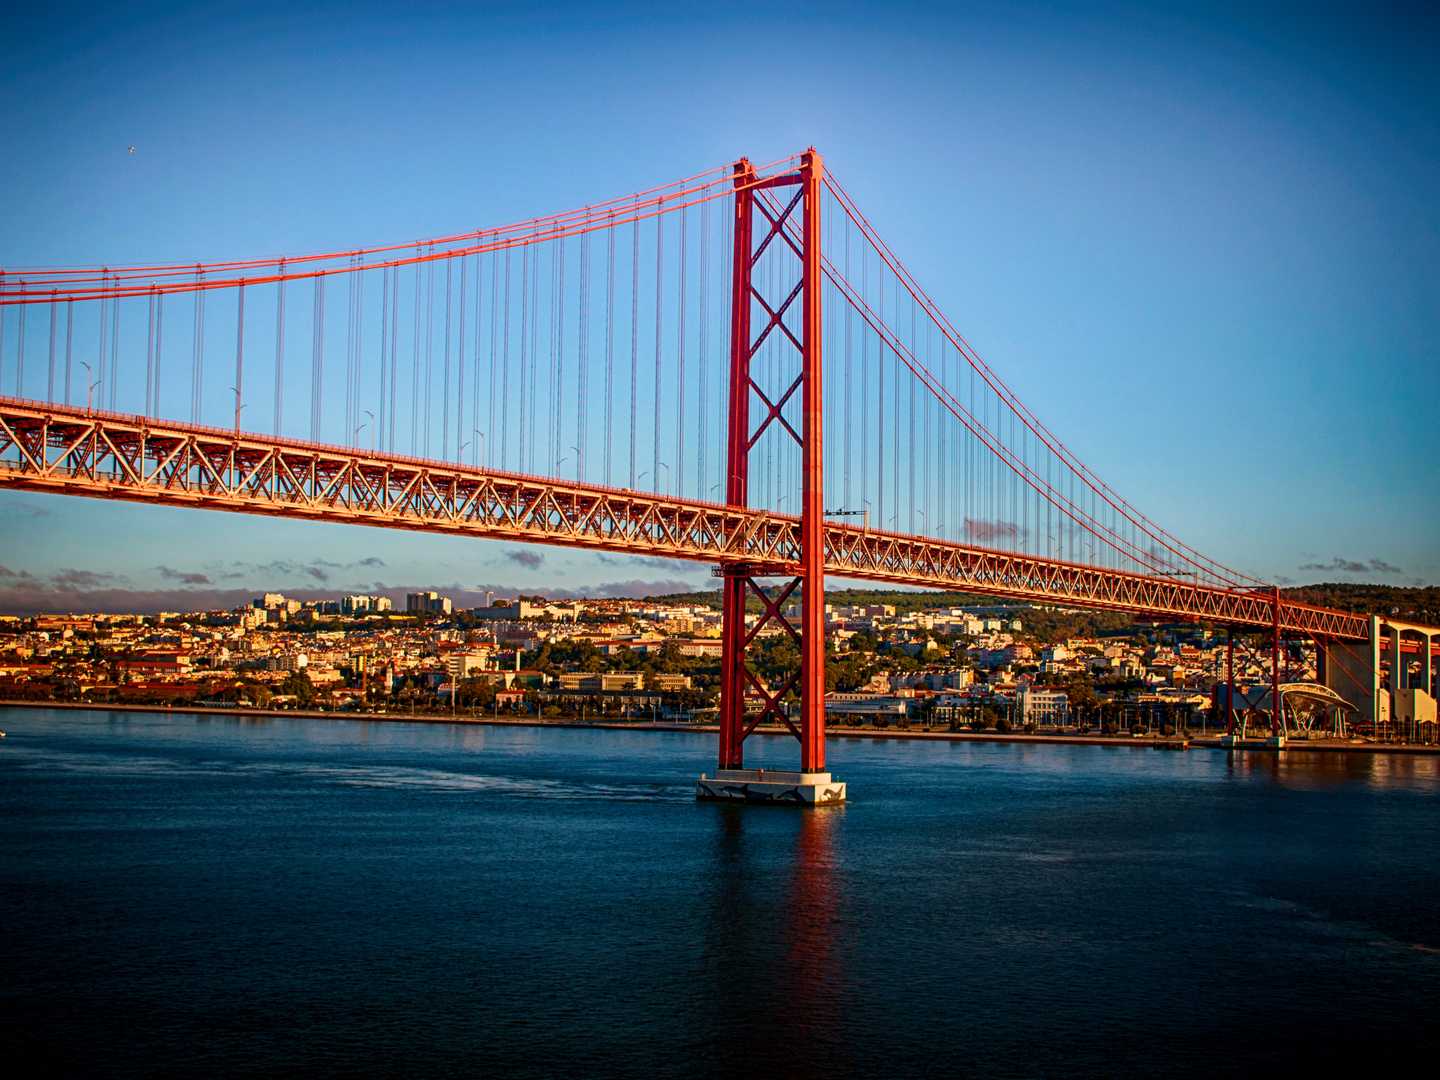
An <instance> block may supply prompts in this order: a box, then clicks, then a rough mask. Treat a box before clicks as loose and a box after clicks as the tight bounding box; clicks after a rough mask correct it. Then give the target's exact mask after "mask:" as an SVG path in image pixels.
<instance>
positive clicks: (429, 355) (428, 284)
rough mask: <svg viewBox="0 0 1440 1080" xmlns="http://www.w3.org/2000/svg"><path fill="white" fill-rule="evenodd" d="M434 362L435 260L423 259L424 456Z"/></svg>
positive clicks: (427, 443)
mask: <svg viewBox="0 0 1440 1080" xmlns="http://www.w3.org/2000/svg"><path fill="white" fill-rule="evenodd" d="M434 253H435V245H434V244H431V245H430V254H431V255H433V254H434ZM434 362H435V260H434V259H426V260H425V375H424V389H423V391H422V392H423V393H424V395H425V420H424V428H423V430H422V432H421V435H420V439H421V443H422V445H423V446H424V448H425V456H426V457H427V458H428V457H429V456H430V391H431V388H432V386H431V384H432V382H433V375H432V373H431V372H432V368H433V367H434Z"/></svg>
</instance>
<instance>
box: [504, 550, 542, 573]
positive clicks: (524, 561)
mask: <svg viewBox="0 0 1440 1080" xmlns="http://www.w3.org/2000/svg"><path fill="white" fill-rule="evenodd" d="M505 557H506V558H507V559H509V560H510V561H511V562H517V563H519V564H520V565H521V566H523V567H526V568H527V569H530V570H538V569H540V564H541V563H543V562H544V561H545V556H544V555H540V554H538V553H536V552H534V551H512V552H510V553H509V554H508V555H506V556H505Z"/></svg>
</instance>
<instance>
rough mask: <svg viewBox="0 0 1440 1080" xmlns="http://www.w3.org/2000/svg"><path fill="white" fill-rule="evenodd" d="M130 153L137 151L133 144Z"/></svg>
mask: <svg viewBox="0 0 1440 1080" xmlns="http://www.w3.org/2000/svg"><path fill="white" fill-rule="evenodd" d="M130 153H132V154H133V153H135V147H133V146H132V147H130Z"/></svg>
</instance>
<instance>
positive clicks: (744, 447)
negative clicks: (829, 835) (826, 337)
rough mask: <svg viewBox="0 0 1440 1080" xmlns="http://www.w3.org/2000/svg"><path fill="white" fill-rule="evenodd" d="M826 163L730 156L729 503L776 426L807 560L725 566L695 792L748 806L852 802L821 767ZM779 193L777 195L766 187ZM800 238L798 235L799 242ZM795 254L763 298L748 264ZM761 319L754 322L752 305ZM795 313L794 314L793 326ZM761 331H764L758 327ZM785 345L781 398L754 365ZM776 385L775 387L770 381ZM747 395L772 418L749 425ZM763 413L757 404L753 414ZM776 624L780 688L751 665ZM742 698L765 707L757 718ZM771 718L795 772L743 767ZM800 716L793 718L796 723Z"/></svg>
mask: <svg viewBox="0 0 1440 1080" xmlns="http://www.w3.org/2000/svg"><path fill="white" fill-rule="evenodd" d="M823 178H824V163H823V161H822V159H821V157H820V155H819V154H818V153H816V152H815V148H814V147H811V148H810V149H809V150H807V151H806V152H805V153H804V154H802V155H801V156H800V167H799V168H798V169H797V170H795V171H793V172H787V173H784V174H781V175H778V176H773V177H769V178H766V179H764V180H761V179H758V178H757V176H756V173H755V170H754V168H753V167H752V165H751V164H750V162H749V160H748V159H741V160H740V161H738V162H736V163H735V171H734V184H735V229H734V236H735V250H734V269H733V275H734V276H733V282H732V293H731V313H730V383H729V416H728V421H727V430H728V451H727V459H726V461H727V464H726V486H725V501H726V504H727V505H729V506H736V507H748V506H749V481H750V449H751V447H753V446H754V445H755V443H756V441H757V440H758V439H759V438H760V435H761V434H762V433H763V432H764V431H765V430H766V429H767V428H769V427H770V425H771V424H778V425H779V427H780V429H781V430H782V431H783V432H784V433H785V434H786V435H787V436H788V437H790V438H793V439H795V441H796V442H797V443H798V444H799V446H800V451H801V468H800V486H801V490H800V493H799V494H800V560H799V561H800V566H799V575H798V576H795V575H794V568H793V567H787V568H785V569H783V570H781V569H780V568H776V567H767V566H764V565H758V564H751V563H728V564H725V565H724V566H723V567H721V568H720V571H719V572H720V573H721V574H723V576H724V581H725V586H724V600H723V607H722V614H723V624H722V635H723V637H722V654H721V660H720V680H721V681H720V760H719V768H718V769H717V770H716V773H715V775H714V776H713V777H702V778H701V780H700V783H699V788H698V790H697V795H698V796H699V797H700V798H702V799H742V800H747V801H752V802H756V801H758V802H775V801H780V802H794V803H800V804H805V805H813V804H816V803H838V802H844V801H845V785H844V784H841V783H836V782H834V781H832V779H831V776H830V774H829V773H828V772H826V771H825V541H824V535H825V534H824V506H825V450H824V424H823V417H824V410H823V403H822V401H821V392H822V379H821V372H822V357H821V325H822V324H821V317H820V316H821V312H820V297H821V274H822V269H821V264H820V252H821V248H820V194H821V182H822V180H823ZM767 189H773V190H775V191H777V193H781V197H780V198H778V199H774V200H771V199H765V198H761V197H760V193H761V192H762V191H765V190H767ZM797 234H798V242H797ZM772 246H774V247H775V248H776V249H779V250H784V249H788V250H790V251H791V252H792V253H793V254H794V255H795V257H796V258H798V259H799V261H800V282H799V285H798V287H797V288H796V289H795V290H794V291H792V292H791V293H789V294H788V295H785V296H779V295H777V296H766V295H763V294H762V291H761V289H760V288H759V286H758V285H757V283H756V282H755V280H754V279H753V276H752V272H753V270H754V268H755V265H756V263H757V261H758V260H759V258H760V256H761V255H762V254H763V253H764V252H765V251H766V250H767V249H769V248H771V247H772ZM796 303H798V304H799V305H800V313H801V314H800V334H799V337H798V338H797V337H796V335H795V333H794V332H793V331H792V330H791V329H790V326H788V325H787V324H786V319H785V316H786V313H787V312H788V311H789V310H790V309H791V307H792V306H793V305H794V304H796ZM757 312H758V313H760V314H761V319H762V320H763V322H764V325H763V326H762V327H757V326H756V325H755V323H756V322H759V321H761V320H752V316H754V315H755V314H756V313H757ZM793 321H794V320H793V319H792V320H791V322H792V323H793ZM757 329H758V332H757ZM772 335H773V336H775V337H777V338H779V339H782V340H783V341H787V342H788V343H789V344H790V345H792V346H793V347H794V348H796V349H797V350H798V351H799V353H800V374H799V375H798V376H797V377H796V379H795V380H794V382H793V383H792V384H791V385H790V386H789V387H787V388H785V389H784V391H783V392H782V393H777V394H775V396H774V400H771V398H770V397H769V396H767V395H766V393H765V391H764V390H763V389H762V388H761V387H760V386H759V385H758V384H757V383H756V382H755V380H754V379H753V378H752V375H751V370H750V363H751V360H752V358H753V357H754V356H755V354H756V352H757V351H758V350H759V348H760V346H761V345H762V344H764V343H765V341H766V340H767V339H768V338H770V337H771V336H772ZM772 392H773V389H772ZM797 393H798V394H799V395H800V411H801V424H800V431H799V432H798V433H797V432H796V431H795V428H794V427H793V426H792V425H791V424H790V423H789V422H788V421H787V420H786V419H785V418H784V417H783V416H782V415H781V414H782V410H783V409H784V408H785V406H786V405H787V404H788V403H789V402H790V400H791V399H792V398H793V397H794V396H795V395H796V394H797ZM752 400H758V402H759V403H760V404H761V405H762V406H763V407H764V410H765V415H764V416H763V417H762V418H759V423H758V424H757V425H756V426H755V428H754V430H753V431H752V430H751V424H752V418H751V403H752ZM757 411H758V410H757ZM780 575H783V576H785V577H789V578H790V581H789V583H788V584H787V585H786V586H785V587H784V588H783V589H782V590H781V591H780V594H779V595H778V596H777V597H774V598H772V597H770V596H769V595H767V594H766V593H765V591H764V590H763V589H762V588H761V586H760V584H759V582H758V580H757V579H759V578H762V577H764V578H774V577H776V576H780ZM797 591H798V592H799V598H800V611H801V617H800V627H799V630H798V632H797V630H796V627H795V625H794V623H793V621H792V620H791V619H790V618H787V616H786V615H785V614H784V608H785V605H786V604H787V602H788V601H789V600H790V599H791V597H792V596H793V595H795V593H796V592H797ZM751 596H754V597H756V598H757V599H758V600H759V602H760V604H761V605H762V611H761V613H760V615H759V618H758V619H757V620H756V623H755V625H754V626H753V627H750V628H748V629H747V627H746V625H745V610H746V604H747V601H748V600H749V598H750V597H751ZM770 625H778V626H780V627H781V628H782V629H783V631H784V632H785V633H788V634H790V635H791V637H793V638H794V639H795V642H796V644H797V645H798V646H799V652H800V668H799V670H798V671H795V672H792V673H791V674H790V675H789V677H788V678H786V679H784V680H783V681H782V682H781V683H780V685H779V686H778V687H777V688H773V689H772V688H770V687H767V686H766V685H765V684H764V683H763V682H762V681H761V680H760V679H759V678H758V677H757V676H756V675H755V674H754V673H753V672H752V671H750V669H749V668H748V667H747V666H746V664H745V650H746V647H747V646H748V645H749V644H750V642H751V641H753V640H754V638H755V637H756V635H757V634H758V633H759V632H760V630H761V629H762V628H764V627H766V626H770ZM792 691H793V692H794V693H795V694H796V696H797V697H798V699H799V710H798V715H795V716H792V715H790V714H788V713H787V712H786V711H784V706H783V700H784V699H785V698H786V696H787V695H789V694H790V693H791V692H792ZM747 702H750V703H755V704H758V706H759V709H758V711H757V712H755V713H754V714H753V715H751V714H750V712H749V711H748V710H747V707H746V706H747ZM766 719H770V720H772V721H778V722H779V723H781V724H783V725H784V726H785V727H787V728H788V729H789V730H790V732H791V733H792V734H793V735H794V736H795V737H796V738H797V739H799V740H800V768H799V770H798V771H795V772H788V771H786V772H777V771H774V770H754V769H746V768H745V756H744V743H745V738H746V736H747V735H749V734H750V733H751V732H752V731H754V730H755V728H756V726H757V725H758V724H760V723H761V721H763V720H766ZM797 720H798V723H797Z"/></svg>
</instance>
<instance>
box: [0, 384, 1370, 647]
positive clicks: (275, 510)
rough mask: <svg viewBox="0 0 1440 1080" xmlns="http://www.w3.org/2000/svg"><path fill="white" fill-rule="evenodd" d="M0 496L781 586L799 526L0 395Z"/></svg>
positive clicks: (885, 576)
mask: <svg viewBox="0 0 1440 1080" xmlns="http://www.w3.org/2000/svg"><path fill="white" fill-rule="evenodd" d="M0 486H4V487H9V488H15V489H23V490H29V491H39V492H49V493H53V494H64V495H83V496H89V497H92V498H104V499H123V500H128V501H132V502H142V503H152V504H161V505H169V506H188V507H194V508H200V509H210V510H225V511H231V512H236V511H238V512H243V513H253V514H262V515H278V516H282V517H293V518H304V519H309V520H317V521H337V522H345V523H349V524H356V525H370V526H380V527H384V528H395V529H414V530H419V531H423V532H432V533H448V534H452V535H463V536H475V537H485V538H489V539H496V540H519V541H524V542H528V543H539V544H553V545H560V546H564V547H576V548H590V549H593V550H601V551H616V552H624V553H629V554H644V555H656V556H662V557H666V558H674V559H687V560H692V561H698V562H708V563H713V564H717V565H718V566H720V567H729V568H731V569H730V573H731V574H732V575H734V574H739V575H741V576H751V577H792V578H793V577H798V576H800V575H801V572H802V565H801V554H802V548H801V533H800V527H801V523H800V519H799V518H796V517H792V516H787V515H782V514H775V513H772V512H770V511H767V510H760V509H749V508H744V507H735V506H720V505H716V504H713V503H706V502H699V501H695V500H686V499H676V498H666V497H663V496H654V495H651V494H648V493H643V492H637V491H630V490H625V489H615V488H606V487H600V486H597V485H589V484H576V483H567V482H564V481H558V480H551V479H546V478H539V477H531V476H523V475H517V474H513V473H501V472H495V471H490V470H483V469H475V468H470V467H467V466H461V465H453V464H450V463H445V462H434V461H425V460H420V459H415V458H408V457H402V456H398V455H389V454H378V453H374V454H371V453H364V452H362V451H356V450H352V449H348V448H343V447H333V446H325V445H317V444H313V443H307V442H302V441H298V440H288V439H277V438H272V437H269V436H262V435H253V434H249V433H244V432H240V433H237V432H234V431H227V430H222V429H216V428H208V427H203V426H198V425H192V424H184V423H176V422H171V421H163V420H155V419H149V418H146V417H139V416H127V415H122V414H113V413H103V412H97V411H87V410H85V409H78V408H66V407H63V406H59V405H50V404H44V403H36V402H29V401H19V400H15V399H10V398H0ZM824 550H825V562H824V569H825V573H826V574H834V575H840V576H843V577H847V578H856V579H860V580H865V581H875V582H886V583H893V584H903V585H912V586H913V585H922V586H931V587H934V588H937V589H952V590H956V591H964V592H975V593H984V594H987V595H992V596H997V597H1004V598H1009V599H1016V600H1025V601H1033V602H1037V603H1054V604H1064V605H1073V606H1079V607H1091V608H1106V609H1111V610H1117V611H1129V612H1132V613H1134V614H1136V615H1138V616H1142V617H1147V618H1154V619H1161V620H1167V621H1182V620H1183V621H1190V620H1206V621H1210V622H1215V623H1219V624H1226V625H1231V626H1244V627H1256V628H1265V629H1267V630H1269V629H1272V628H1273V627H1274V626H1275V625H1276V621H1277V620H1276V606H1277V603H1278V605H1279V620H1278V623H1279V626H1280V628H1281V630H1283V631H1290V632H1295V633H1302V634H1312V635H1317V636H1322V637H1328V638H1339V639H1348V640H1365V639H1366V638H1367V637H1368V635H1369V621H1368V618H1366V617H1362V616H1358V615H1352V614H1349V613H1347V612H1340V611H1331V610H1328V609H1324V608H1316V607H1310V606H1306V605H1300V604H1294V603H1291V602H1289V601H1284V600H1283V599H1281V598H1280V597H1279V595H1278V593H1277V592H1275V591H1274V590H1255V591H1246V590H1238V589H1236V590H1231V589H1217V588H1213V587H1208V586H1203V585H1194V584H1187V583H1185V582H1183V581H1177V580H1174V579H1170V578H1156V577H1146V576H1144V575H1139V574H1132V573H1125V572H1122V571H1116V570H1106V569H1103V568H1097V567H1093V566H1087V565H1081V564H1075V563H1068V562H1062V561H1059V560H1053V559H1045V558H1040V557H1035V556H1027V555H1017V554H1014V553H1011V552H1004V551H995V550H991V549H987V548H983V547H972V546H966V545H961V544H955V543H951V542H947V541H939V540H931V539H925V538H922V537H913V536H905V535H901V534H895V533H885V532H876V531H873V530H866V529H863V528H859V527H856V526H850V525H842V524H838V523H834V522H826V523H825V525H824Z"/></svg>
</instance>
